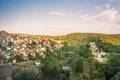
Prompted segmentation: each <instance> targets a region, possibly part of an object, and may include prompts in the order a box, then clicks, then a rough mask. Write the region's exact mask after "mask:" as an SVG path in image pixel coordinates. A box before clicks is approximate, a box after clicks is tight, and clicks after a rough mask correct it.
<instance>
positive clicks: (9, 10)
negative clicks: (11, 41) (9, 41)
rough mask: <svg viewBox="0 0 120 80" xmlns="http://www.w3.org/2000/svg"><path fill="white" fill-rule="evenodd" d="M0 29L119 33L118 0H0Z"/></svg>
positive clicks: (60, 33) (119, 7) (19, 31)
mask: <svg viewBox="0 0 120 80" xmlns="http://www.w3.org/2000/svg"><path fill="white" fill-rule="evenodd" d="M0 30H5V31H8V32H10V33H11V32H12V33H28V34H42V35H43V34H45V35H62V34H68V33H71V32H92V33H94V32H95V33H115V34H117V33H120V0H0Z"/></svg>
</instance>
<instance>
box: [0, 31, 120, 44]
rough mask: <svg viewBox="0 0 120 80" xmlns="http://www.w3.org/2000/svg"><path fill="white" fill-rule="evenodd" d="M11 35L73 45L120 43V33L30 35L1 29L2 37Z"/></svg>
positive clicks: (0, 34)
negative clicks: (59, 41)
mask: <svg viewBox="0 0 120 80" xmlns="http://www.w3.org/2000/svg"><path fill="white" fill-rule="evenodd" d="M8 34H10V35H18V36H32V37H34V38H35V37H36V38H48V39H49V38H50V39H55V40H63V41H64V42H65V43H68V44H71V45H79V44H89V43H90V42H96V41H98V42H99V41H100V42H103V43H111V44H113V45H120V34H100V33H70V34H67V35H62V36H48V35H30V34H19V33H8V32H5V31H0V37H1V36H2V37H7V36H8Z"/></svg>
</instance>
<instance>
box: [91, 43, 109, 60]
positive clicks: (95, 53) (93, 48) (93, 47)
mask: <svg viewBox="0 0 120 80" xmlns="http://www.w3.org/2000/svg"><path fill="white" fill-rule="evenodd" d="M90 50H91V51H92V56H93V57H94V58H95V59H96V60H98V61H99V62H105V61H107V58H106V57H105V56H106V55H107V54H106V53H105V52H103V51H102V50H101V51H100V50H99V49H98V48H97V46H96V44H95V42H91V43H90Z"/></svg>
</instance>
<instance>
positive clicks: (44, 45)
mask: <svg viewBox="0 0 120 80" xmlns="http://www.w3.org/2000/svg"><path fill="white" fill-rule="evenodd" d="M61 43H62V41H61V40H53V39H50V38H45V37H33V36H20V35H17V34H12V35H10V34H7V36H6V37H5V35H3V34H0V56H1V57H0V63H2V58H6V60H8V59H9V58H12V57H14V56H16V55H22V56H23V59H24V60H25V61H27V60H29V59H28V57H27V56H28V54H30V55H31V56H35V55H36V53H38V54H39V55H40V56H42V57H45V55H44V53H45V52H47V51H49V52H50V51H54V50H56V49H59V48H61V47H62V46H63V44H61ZM2 56H3V57H2ZM13 62H16V60H13Z"/></svg>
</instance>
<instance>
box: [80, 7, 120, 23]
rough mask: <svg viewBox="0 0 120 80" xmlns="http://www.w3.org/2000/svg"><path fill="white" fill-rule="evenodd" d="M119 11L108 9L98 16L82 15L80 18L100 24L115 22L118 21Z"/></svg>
mask: <svg viewBox="0 0 120 80" xmlns="http://www.w3.org/2000/svg"><path fill="white" fill-rule="evenodd" d="M117 16H118V11H117V10H115V9H107V10H104V11H102V12H100V13H98V14H96V15H82V16H80V18H81V20H83V21H88V22H92V21H100V22H115V21H118V20H117V19H118V18H117Z"/></svg>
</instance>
